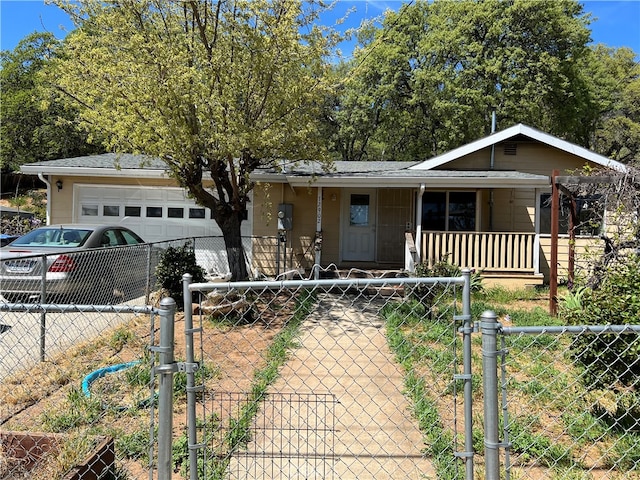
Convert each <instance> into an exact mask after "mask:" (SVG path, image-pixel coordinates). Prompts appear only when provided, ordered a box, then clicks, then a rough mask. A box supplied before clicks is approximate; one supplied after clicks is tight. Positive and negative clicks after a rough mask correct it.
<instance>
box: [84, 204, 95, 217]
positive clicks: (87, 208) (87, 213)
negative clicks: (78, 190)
mask: <svg viewBox="0 0 640 480" xmlns="http://www.w3.org/2000/svg"><path fill="white" fill-rule="evenodd" d="M81 210H82V216H83V217H97V216H98V205H82V207H81Z"/></svg>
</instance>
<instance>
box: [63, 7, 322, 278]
mask: <svg viewBox="0 0 640 480" xmlns="http://www.w3.org/2000/svg"><path fill="white" fill-rule="evenodd" d="M58 3H59V4H60V5H61V6H62V7H63V8H64V9H65V10H66V11H67V12H69V13H70V14H71V15H72V18H74V21H75V23H76V25H77V29H76V30H75V31H74V32H72V33H71V34H70V35H69V36H68V37H67V41H66V45H65V55H64V58H60V59H59V60H57V69H56V74H55V77H54V80H55V82H56V84H57V85H58V87H59V88H60V90H61V91H63V92H65V93H66V94H67V95H69V96H71V97H73V98H74V99H76V100H77V102H78V104H80V105H82V106H83V107H84V108H83V109H82V111H81V115H82V119H83V121H84V125H85V126H86V127H87V128H88V129H90V131H93V132H99V134H101V135H104V136H105V138H106V139H107V141H106V144H107V146H108V148H109V149H113V150H116V151H121V152H129V153H140V154H146V155H150V156H154V157H157V158H160V159H162V160H164V161H165V162H166V165H167V169H168V172H169V174H170V175H171V176H172V177H173V178H174V179H176V181H177V182H178V183H179V184H180V186H182V187H184V188H185V189H186V190H187V191H188V194H189V195H190V196H191V197H192V198H193V199H194V200H195V201H196V202H197V203H198V204H200V205H202V206H205V207H208V208H210V209H211V211H212V214H213V218H214V219H215V221H216V222H217V224H218V225H219V227H220V229H221V231H222V234H223V236H224V239H225V243H226V249H227V256H228V259H229V267H230V270H231V272H232V279H233V280H241V279H244V278H247V277H248V273H247V268H246V264H245V258H244V251H243V248H242V242H241V237H240V225H241V223H242V221H243V219H244V218H245V217H246V212H247V202H248V201H249V193H250V191H251V189H252V188H253V186H254V185H253V183H252V182H251V180H250V178H249V175H250V174H251V172H253V171H254V170H256V169H258V168H263V167H273V166H276V167H277V166H278V165H280V164H281V163H282V161H283V160H291V161H299V160H307V159H312V160H324V159H326V152H325V148H324V144H323V142H322V141H321V137H320V130H319V127H318V124H317V118H318V117H319V108H320V106H321V105H322V101H323V99H324V98H325V95H327V92H328V86H327V83H326V81H325V79H324V74H325V71H326V70H327V65H326V61H325V58H326V55H327V54H328V53H329V49H330V48H331V46H332V44H331V36H330V35H325V32H323V31H321V30H320V29H318V28H315V27H313V26H312V25H311V23H312V22H313V21H314V20H315V19H316V17H317V13H318V12H319V11H320V9H322V8H323V6H322V4H321V3H316V2H302V1H301V0H255V1H254V0H194V1H168V0H162V1H160V0H145V1H140V0H122V1H118V2H104V1H102V0H80V1H75V0H73V1H65V0H60V1H59V2H58ZM206 176H208V177H209V178H210V180H211V186H208V185H207V184H206V183H205V182H206Z"/></svg>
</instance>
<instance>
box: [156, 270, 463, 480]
mask: <svg viewBox="0 0 640 480" xmlns="http://www.w3.org/2000/svg"><path fill="white" fill-rule="evenodd" d="M189 282H190V277H189V276H188V275H186V276H185V291H184V294H185V295H184V296H185V316H184V322H185V324H184V332H185V337H186V338H185V342H184V345H185V347H184V351H183V352H180V353H179V355H184V357H183V358H184V360H185V361H184V362H178V365H179V366H178V367H177V368H178V369H179V370H182V371H185V372H186V376H187V380H186V383H187V386H186V389H187V397H188V398H187V405H188V406H187V412H186V425H182V428H183V434H182V437H181V438H180V439H178V440H177V441H176V439H174V441H173V442H174V445H175V444H176V443H177V444H179V445H184V449H183V461H182V463H180V462H179V464H180V466H181V468H182V470H181V471H182V474H183V475H184V476H185V477H188V478H191V479H202V478H206V479H214V478H220V479H222V478H326V479H330V478H336V479H348V478H416V479H417V478H447V477H448V478H453V477H456V476H459V475H460V476H462V475H465V473H470V474H471V477H468V478H472V475H473V470H472V460H473V458H472V453H466V452H472V449H471V444H470V440H471V435H470V433H468V434H465V435H462V436H460V435H459V433H458V432H457V429H458V428H459V427H460V425H461V424H466V428H469V429H470V428H471V421H470V420H471V412H470V409H469V410H467V409H465V412H464V416H467V415H468V417H467V419H462V418H460V413H459V412H458V410H459V403H460V402H459V400H458V396H459V391H460V392H462V390H465V391H466V392H467V393H468V394H471V371H470V368H471V367H470V360H469V362H468V364H466V365H463V361H462V355H461V350H462V349H463V348H470V346H471V340H470V334H471V327H470V315H469V273H465V274H464V275H463V276H462V277H456V278H437V279H436V278H383V279H363V278H359V279H351V280H350V279H346V280H316V281H310V280H304V281H293V280H289V281H282V282H245V283H214V284H211V283H209V284H193V285H190V284H189ZM192 296H193V298H196V299H197V300H198V301H197V302H196V301H194V300H192ZM192 312H195V313H194V314H192ZM179 323H180V322H176V336H178V335H179V334H178V329H179V326H178V325H179ZM463 324H464V325H466V337H467V339H465V340H464V341H462V342H461V336H460V335H458V331H457V330H458V329H459V328H460V327H462V326H463ZM463 330H464V328H463ZM463 333H464V332H463ZM180 343H181V340H176V347H178V346H179V345H180ZM469 358H470V356H469ZM469 405H470V402H469ZM160 410H162V408H160ZM163 422H164V420H160V421H159V424H160V425H162V424H163ZM175 429H176V425H175V424H174V431H175ZM469 432H470V430H469ZM159 437H162V433H160V434H159ZM461 439H462V441H461ZM466 439H469V440H468V441H467V440H466ZM162 450H163V448H162V447H159V452H162ZM167 454H168V453H167ZM173 460H174V461H175V447H174V453H173ZM163 461H164V460H163V458H159V461H158V464H159V468H162V464H163ZM465 466H466V467H465ZM465 469H466V470H467V472H465ZM163 475H169V476H166V477H163ZM159 478H160V479H161V480H162V479H163V478H167V479H168V478H171V477H170V474H169V473H163V472H162V471H160V470H159Z"/></svg>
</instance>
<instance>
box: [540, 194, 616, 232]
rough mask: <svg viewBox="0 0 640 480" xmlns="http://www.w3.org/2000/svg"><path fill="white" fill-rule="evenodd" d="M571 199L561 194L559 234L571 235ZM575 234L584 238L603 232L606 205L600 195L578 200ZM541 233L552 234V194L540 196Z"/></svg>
mask: <svg viewBox="0 0 640 480" xmlns="http://www.w3.org/2000/svg"><path fill="white" fill-rule="evenodd" d="M569 202H570V199H569V197H567V196H566V195H563V194H562V193H561V194H560V215H559V217H558V233H559V234H560V235H567V234H569V215H570V211H571V210H570V203H569ZM576 213H577V216H578V218H577V219H576V225H575V233H576V234H577V235H584V236H597V235H599V234H600V232H602V227H603V220H604V203H603V199H602V197H601V196H600V195H590V196H583V197H577V198H576ZM540 233H543V234H550V233H551V194H550V193H544V194H542V195H540Z"/></svg>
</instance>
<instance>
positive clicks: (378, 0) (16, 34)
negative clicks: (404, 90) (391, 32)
mask: <svg viewBox="0 0 640 480" xmlns="http://www.w3.org/2000/svg"><path fill="white" fill-rule="evenodd" d="M532 1H534V0H532ZM402 3H403V2H401V1H397V0H357V1H354V0H339V1H338V2H337V4H336V6H335V7H334V11H335V17H336V18H339V17H340V16H342V15H343V14H344V12H346V11H347V10H351V13H350V15H349V19H348V21H347V22H346V23H345V24H344V25H343V27H344V26H346V27H352V26H357V25H358V24H359V23H360V20H361V19H365V18H374V17H377V16H378V15H380V14H382V13H383V12H384V11H385V10H386V9H392V10H396V9H398V8H399V6H400V5H401V4H402ZM582 3H583V4H584V6H585V11H587V12H591V13H592V14H593V17H594V18H595V19H596V20H595V21H594V23H592V25H591V30H592V35H591V36H592V40H593V41H594V43H604V44H606V45H608V46H610V47H630V48H631V49H632V50H633V51H634V52H635V53H636V58H638V59H640V0H625V1H619V0H585V1H583V2H582ZM71 28H73V25H72V23H71V22H70V21H69V19H68V18H67V16H66V15H65V14H64V13H62V11H61V10H60V9H58V8H57V7H55V6H53V5H45V0H0V34H1V38H0V49H2V50H13V49H14V48H15V46H16V45H17V43H18V42H19V41H20V40H21V39H22V38H24V37H25V36H26V35H28V34H29V33H32V32H34V31H50V32H51V33H53V34H54V35H55V36H56V37H58V38H62V37H64V35H65V34H66V32H68V31H69V30H70V29H71Z"/></svg>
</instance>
